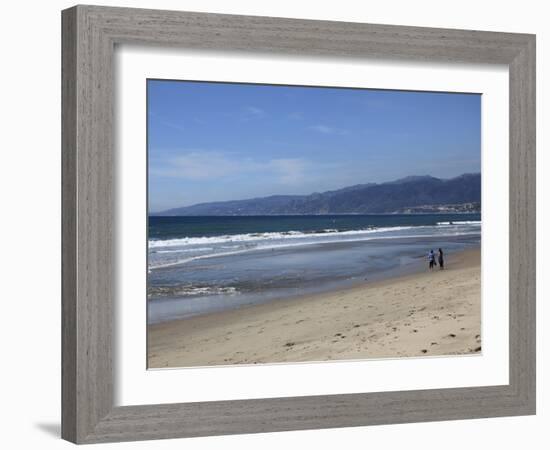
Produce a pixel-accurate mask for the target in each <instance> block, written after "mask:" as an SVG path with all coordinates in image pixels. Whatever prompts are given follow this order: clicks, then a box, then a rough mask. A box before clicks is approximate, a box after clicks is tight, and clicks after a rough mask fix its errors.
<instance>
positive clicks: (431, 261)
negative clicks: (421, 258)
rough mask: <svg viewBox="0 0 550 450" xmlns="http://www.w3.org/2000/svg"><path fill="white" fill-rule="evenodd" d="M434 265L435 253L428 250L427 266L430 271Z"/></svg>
mask: <svg viewBox="0 0 550 450" xmlns="http://www.w3.org/2000/svg"><path fill="white" fill-rule="evenodd" d="M434 265H435V253H434V251H433V250H430V253H428V266H429V267H430V270H433V268H434Z"/></svg>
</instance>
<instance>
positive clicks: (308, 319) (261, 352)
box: [148, 249, 481, 368]
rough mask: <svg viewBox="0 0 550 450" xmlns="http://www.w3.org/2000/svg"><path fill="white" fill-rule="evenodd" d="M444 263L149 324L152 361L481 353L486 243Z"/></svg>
mask: <svg viewBox="0 0 550 450" xmlns="http://www.w3.org/2000/svg"><path fill="white" fill-rule="evenodd" d="M447 259H448V261H447V262H446V269H445V270H439V269H436V270H434V271H433V272H431V273H430V272H428V270H427V268H426V267H425V266H426V264H422V265H421V266H419V270H421V271H419V272H418V273H415V274H412V275H407V276H402V277H398V278H391V279H385V280H382V281H376V282H370V283H369V282H365V283H364V284H362V285H359V286H355V287H353V288H349V289H345V290H340V291H336V292H329V293H324V294H319V295H310V296H302V297H298V298H294V299H288V300H278V301H273V302H270V303H267V304H262V305H256V306H248V307H242V308H239V309H235V310H231V311H225V312H219V313H212V314H207V315H202V316H196V317H191V318H187V319H181V320H174V321H170V322H163V323H159V324H154V325H149V327H148V366H149V368H162V367H189V366H210V365H232V364H259V363H281V362H304V361H326V360H350V359H368V358H392V357H410V356H435V355H456V354H475V353H479V352H480V351H481V336H480V334H481V331H480V330H481V295H480V294H481V289H480V288H481V283H480V276H481V273H480V251H479V249H477V250H466V251H462V252H459V253H455V254H451V255H449V256H448V258H447Z"/></svg>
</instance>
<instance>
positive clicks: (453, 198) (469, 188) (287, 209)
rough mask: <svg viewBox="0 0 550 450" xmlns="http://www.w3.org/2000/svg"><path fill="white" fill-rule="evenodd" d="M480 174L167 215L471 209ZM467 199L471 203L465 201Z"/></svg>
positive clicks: (210, 205)
mask: <svg viewBox="0 0 550 450" xmlns="http://www.w3.org/2000/svg"><path fill="white" fill-rule="evenodd" d="M480 202H481V174H479V173H475V174H464V175H460V176H458V177H456V178H451V179H448V180H442V179H439V178H435V177H431V176H411V177H406V178H402V179H400V180H396V181H391V182H387V183H380V184H377V183H369V184H359V185H356V186H350V187H345V188H343V189H338V190H336V191H327V192H322V193H313V194H310V195H273V196H270V197H262V198H252V199H247V200H233V201H225V202H211V203H200V204H196V205H192V206H186V207H181V208H175V209H170V210H167V211H163V212H161V213H157V214H155V215H163V216H251V215H284V214H312V215H313V214H368V213H394V212H428V211H430V212H433V211H441V212H443V211H445V212H454V211H456V212H472V211H475V210H476V209H477V208H480ZM466 204H468V205H466Z"/></svg>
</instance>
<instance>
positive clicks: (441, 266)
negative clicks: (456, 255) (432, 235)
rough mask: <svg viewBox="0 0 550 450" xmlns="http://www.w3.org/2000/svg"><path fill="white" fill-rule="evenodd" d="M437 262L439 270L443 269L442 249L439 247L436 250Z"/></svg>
mask: <svg viewBox="0 0 550 450" xmlns="http://www.w3.org/2000/svg"><path fill="white" fill-rule="evenodd" d="M437 262H438V263H439V270H443V264H444V261H443V250H441V249H439V250H438V251H437Z"/></svg>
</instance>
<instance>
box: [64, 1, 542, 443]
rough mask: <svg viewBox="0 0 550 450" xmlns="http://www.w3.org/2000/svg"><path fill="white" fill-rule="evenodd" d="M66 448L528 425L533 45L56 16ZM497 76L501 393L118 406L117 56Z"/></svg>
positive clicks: (462, 34) (195, 16)
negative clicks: (368, 62) (433, 65)
mask: <svg viewBox="0 0 550 450" xmlns="http://www.w3.org/2000/svg"><path fill="white" fill-rule="evenodd" d="M62 30H63V44H62V50H63V51H62V53H63V57H62V82H63V87H62V103H63V112H62V123H63V125H62V128H63V130H62V131H63V133H62V135H63V136H62V147H63V148H62V150H63V152H62V153H63V155H62V173H63V183H62V192H63V199H62V205H63V218H62V224H63V246H62V257H63V263H62V270H63V280H62V293H63V294H62V315H63V317H62V351H63V358H62V359H63V364H62V365H63V367H62V373H63V375H62V406H63V413H62V436H63V438H65V439H67V440H70V441H73V442H76V443H94V442H107V441H126V440H139V439H159V438H176V437H189V436H208V435H220V434H234V433H258V432H272V431H283V430H301V429H316V428H334V427H346V426H361V425H371V424H388V423H403V422H420V421H433V420H451V419H467V418H479V417H494V416H495V417H496V416H512V415H526V414H534V413H535V36H534V35H528V34H511V33H494V32H484V31H465V30H451V29H435V28H418V27H408V26H388V25H371V24H360V23H344V22H329V21H309V20H296V19H282V18H270V17H249V16H234V15H220V14H203V13H190V12H176V11H156V10H144V9H127V8H110V7H97V6H75V7H73V8H70V9H67V10H65V11H63V13H62ZM120 43H122V44H125V43H131V44H135V43H139V44H152V45H158V46H163V47H168V46H170V47H183V48H192V49H214V50H227V51H235V50H237V51H243V52H248V51H255V52H265V53H268V54H277V53H279V54H280V53H284V54H296V55H304V56H307V55H321V56H329V57H353V58H366V57H379V58H392V59H408V60H423V61H451V62H467V63H485V64H506V65H508V67H509V77H510V78H509V80H510V155H509V158H510V280H509V287H510V299H509V302H510V333H509V335H510V348H509V350H510V379H509V384H508V385H502V386H488V387H473V388H453V389H430V390H422V391H403V392H382V393H361V394H346V395H324V396H308V397H287V398H276V399H261V400H237V401H216V402H199V403H179V404H176V403H175V404H168V405H138V406H119V407H114V404H113V368H112V343H113V312H114V308H113V302H114V281H115V280H114V262H113V243H114V239H115V236H114V224H113V216H114V196H113V187H114V180H113V176H114V175H113V160H114V151H115V148H114V144H113V141H114V139H113V99H114V95H113V52H114V46H115V44H120Z"/></svg>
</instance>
